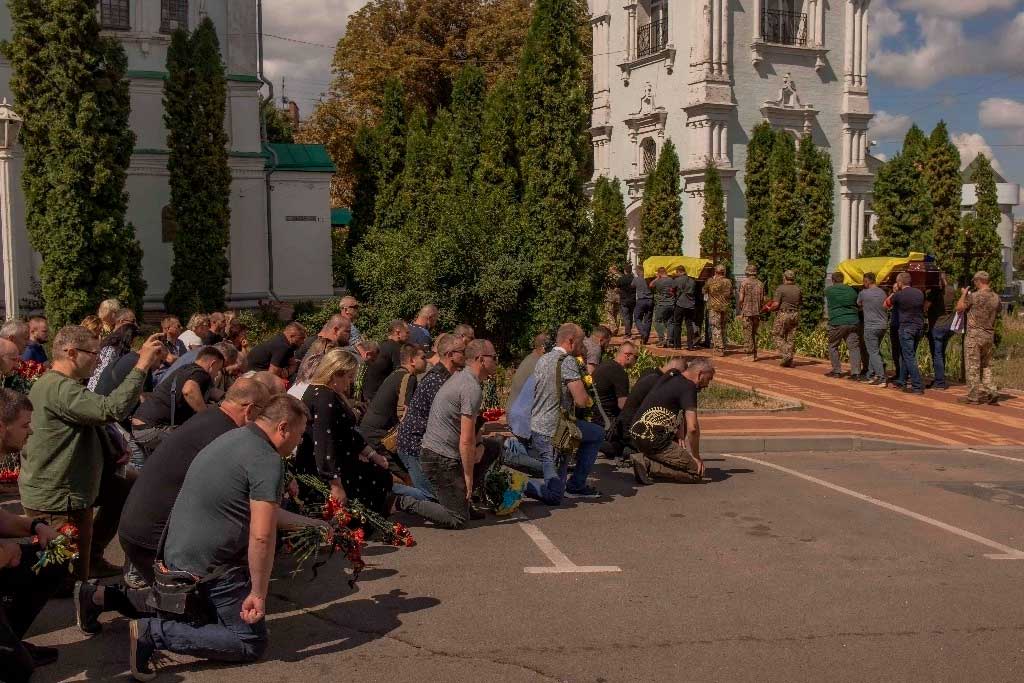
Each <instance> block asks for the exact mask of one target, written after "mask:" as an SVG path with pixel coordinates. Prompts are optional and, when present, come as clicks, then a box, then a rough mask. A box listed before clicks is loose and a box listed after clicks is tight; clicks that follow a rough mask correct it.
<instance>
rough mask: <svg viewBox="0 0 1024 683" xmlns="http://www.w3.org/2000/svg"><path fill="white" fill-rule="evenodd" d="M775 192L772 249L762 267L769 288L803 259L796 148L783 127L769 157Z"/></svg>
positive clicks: (772, 190)
mask: <svg viewBox="0 0 1024 683" xmlns="http://www.w3.org/2000/svg"><path fill="white" fill-rule="evenodd" d="M768 166H769V170H770V173H771V194H770V201H769V207H770V209H769V220H770V225H771V232H770V233H769V234H770V239H771V244H772V250H771V251H770V252H769V255H768V259H767V263H766V264H765V268H764V270H763V271H762V277H763V278H764V282H765V285H766V286H767V287H768V290H769V291H774V289H775V287H776V286H777V285H779V284H780V283H781V282H782V273H783V272H784V271H785V270H786V269H787V268H796V267H797V266H798V265H799V259H800V237H801V234H800V232H801V230H800V205H799V201H798V198H797V187H796V175H797V174H796V149H795V146H794V144H793V138H792V137H791V136H790V135H789V134H788V133H785V132H783V131H779V132H778V133H777V134H776V138H775V145H774V146H773V147H772V155H771V159H770V161H769V165H768Z"/></svg>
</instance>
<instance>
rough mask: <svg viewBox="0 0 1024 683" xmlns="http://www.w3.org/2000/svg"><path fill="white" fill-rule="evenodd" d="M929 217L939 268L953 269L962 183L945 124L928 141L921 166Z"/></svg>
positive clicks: (943, 122) (957, 161) (947, 270)
mask: <svg viewBox="0 0 1024 683" xmlns="http://www.w3.org/2000/svg"><path fill="white" fill-rule="evenodd" d="M924 180H925V184H926V185H927V186H928V197H929V199H930V201H931V210H932V211H931V216H932V249H933V252H934V254H935V258H936V261H937V263H938V266H939V268H941V269H942V270H943V271H945V272H952V271H953V269H954V268H955V265H956V264H955V260H956V257H955V256H954V255H953V254H954V252H956V248H957V241H958V237H959V236H958V234H957V233H958V232H959V230H960V205H961V202H962V195H963V181H962V180H961V179H960V152H959V151H958V150H957V148H956V145H954V144H953V143H952V142H951V141H950V139H949V131H948V130H947V129H946V122H945V121H939V123H938V125H937V126H935V129H934V130H932V134H931V136H930V137H929V139H928V156H927V158H926V160H925V164H924Z"/></svg>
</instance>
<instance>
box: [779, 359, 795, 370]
mask: <svg viewBox="0 0 1024 683" xmlns="http://www.w3.org/2000/svg"><path fill="white" fill-rule="evenodd" d="M779 366H780V367H783V368H791V367H793V361H792V360H784V361H782V362H781V363H779Z"/></svg>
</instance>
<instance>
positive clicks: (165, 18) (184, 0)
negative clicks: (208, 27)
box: [160, 0, 188, 33]
mask: <svg viewBox="0 0 1024 683" xmlns="http://www.w3.org/2000/svg"><path fill="white" fill-rule="evenodd" d="M179 28H181V29H186V30H187V29H188V0H160V33H174V32H175V31H176V30H177V29H179Z"/></svg>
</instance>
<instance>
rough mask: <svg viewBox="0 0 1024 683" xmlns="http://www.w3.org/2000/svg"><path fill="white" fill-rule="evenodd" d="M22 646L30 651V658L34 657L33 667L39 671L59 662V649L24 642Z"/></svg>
mask: <svg viewBox="0 0 1024 683" xmlns="http://www.w3.org/2000/svg"><path fill="white" fill-rule="evenodd" d="M21 645H22V647H24V648H25V650H27V651H28V654H29V656H30V657H32V665H33V666H35V667H36V668H37V669H38V668H39V667H41V666H46V665H48V664H53V663H54V662H56V661H57V648H55V647H44V646H42V645H33V644H32V643H28V642H25V641H22V642H21Z"/></svg>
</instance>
